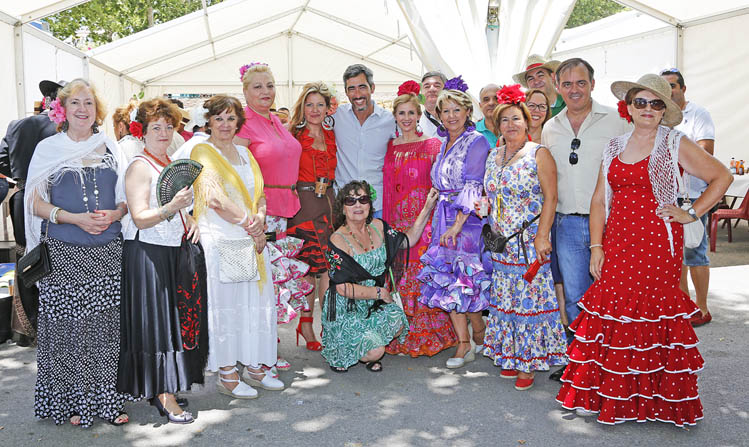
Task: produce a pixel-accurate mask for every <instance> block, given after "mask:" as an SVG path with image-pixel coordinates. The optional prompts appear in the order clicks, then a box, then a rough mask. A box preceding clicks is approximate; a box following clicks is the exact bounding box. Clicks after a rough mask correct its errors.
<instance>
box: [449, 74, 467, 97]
mask: <svg viewBox="0 0 749 447" xmlns="http://www.w3.org/2000/svg"><path fill="white" fill-rule="evenodd" d="M445 90H458V91H461V92H464V93H465V91H466V90H468V84H466V83H465V81H463V75H458V76H456V77H454V78H452V79H448V80H447V82H445Z"/></svg>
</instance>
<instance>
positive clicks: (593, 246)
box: [588, 244, 603, 248]
mask: <svg viewBox="0 0 749 447" xmlns="http://www.w3.org/2000/svg"><path fill="white" fill-rule="evenodd" d="M596 247H601V248H603V244H593V245H591V246H590V247H588V248H596Z"/></svg>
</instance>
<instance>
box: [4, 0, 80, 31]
mask: <svg viewBox="0 0 749 447" xmlns="http://www.w3.org/2000/svg"><path fill="white" fill-rule="evenodd" d="M88 1H89V0H23V1H19V0H15V1H5V2H3V4H2V5H0V17H2V18H1V19H0V20H3V21H4V22H7V23H10V24H11V25H15V24H16V23H29V22H33V21H34V20H39V19H41V18H44V17H47V16H51V15H53V14H57V13H58V12H60V11H65V10H66V9H70V8H72V7H73V6H77V5H80V4H81V3H86V2H88Z"/></svg>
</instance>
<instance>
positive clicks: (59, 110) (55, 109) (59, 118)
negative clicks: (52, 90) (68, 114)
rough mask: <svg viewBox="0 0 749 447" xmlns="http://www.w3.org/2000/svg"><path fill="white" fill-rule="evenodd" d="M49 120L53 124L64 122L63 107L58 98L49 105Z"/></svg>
mask: <svg viewBox="0 0 749 447" xmlns="http://www.w3.org/2000/svg"><path fill="white" fill-rule="evenodd" d="M48 116H49V120H50V121H52V122H53V123H55V124H58V125H59V124H62V123H64V122H65V107H63V106H62V104H61V103H60V98H55V100H54V101H52V103H51V104H50V105H49V115H48Z"/></svg>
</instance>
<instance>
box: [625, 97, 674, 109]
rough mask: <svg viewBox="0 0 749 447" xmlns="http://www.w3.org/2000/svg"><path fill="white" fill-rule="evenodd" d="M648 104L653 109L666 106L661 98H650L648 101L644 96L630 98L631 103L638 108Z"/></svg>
mask: <svg viewBox="0 0 749 447" xmlns="http://www.w3.org/2000/svg"><path fill="white" fill-rule="evenodd" d="M648 104H650V107H651V108H652V109H653V110H663V109H665V108H666V103H665V102H664V101H663V100H662V99H651V100H650V101H648V100H647V99H645V98H635V99H633V100H632V105H633V106H635V109H638V110H642V109H644V108H645V107H646V106H647V105H648Z"/></svg>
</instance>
